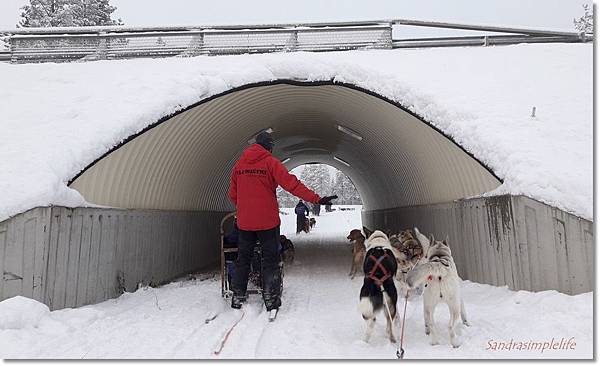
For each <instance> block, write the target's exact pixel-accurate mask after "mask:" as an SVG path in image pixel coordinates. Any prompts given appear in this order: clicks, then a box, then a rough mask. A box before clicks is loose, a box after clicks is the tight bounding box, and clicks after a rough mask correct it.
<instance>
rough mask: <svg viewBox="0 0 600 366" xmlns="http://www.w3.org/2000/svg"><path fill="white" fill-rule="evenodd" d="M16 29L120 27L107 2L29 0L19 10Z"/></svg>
mask: <svg viewBox="0 0 600 366" xmlns="http://www.w3.org/2000/svg"><path fill="white" fill-rule="evenodd" d="M21 10H22V11H23V12H22V13H21V18H22V19H21V21H20V22H19V24H18V27H80V26H101V25H122V24H123V23H122V21H121V19H119V20H118V21H115V20H113V19H112V18H111V14H112V13H113V12H114V11H115V10H116V8H115V7H114V6H111V5H110V4H109V0H29V5H25V6H24V7H22V8H21Z"/></svg>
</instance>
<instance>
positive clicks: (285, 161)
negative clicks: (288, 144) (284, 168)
mask: <svg viewBox="0 0 600 366" xmlns="http://www.w3.org/2000/svg"><path fill="white" fill-rule="evenodd" d="M290 160H292V158H285V159H283V160H282V161H281V164H285V163H287V162H288V161H290Z"/></svg>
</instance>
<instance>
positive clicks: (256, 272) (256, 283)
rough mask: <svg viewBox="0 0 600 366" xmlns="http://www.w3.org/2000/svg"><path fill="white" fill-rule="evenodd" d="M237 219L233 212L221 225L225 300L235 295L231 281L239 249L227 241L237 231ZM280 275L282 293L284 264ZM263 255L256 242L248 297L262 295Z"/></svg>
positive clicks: (222, 287)
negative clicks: (229, 235)
mask: <svg viewBox="0 0 600 366" xmlns="http://www.w3.org/2000/svg"><path fill="white" fill-rule="evenodd" d="M235 219H236V212H235V211H234V212H231V213H229V214H227V215H225V217H223V219H221V225H220V234H221V239H220V241H221V242H220V247H221V296H223V297H224V298H230V297H231V296H232V295H233V291H232V290H231V280H232V276H233V272H234V271H235V260H236V258H237V253H238V248H237V243H235V244H233V243H231V242H230V240H227V236H228V234H231V232H233V231H234V230H235ZM279 273H280V274H281V278H280V280H279V283H280V285H281V289H280V291H281V292H283V262H282V261H281V260H280V262H279ZM262 292H263V286H262V253H261V249H260V244H259V243H258V242H256V245H255V246H254V254H253V257H252V262H251V264H250V275H249V276H248V287H247V290H246V294H247V295H251V294H258V295H262Z"/></svg>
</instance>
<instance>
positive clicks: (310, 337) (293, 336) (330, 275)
mask: <svg viewBox="0 0 600 366" xmlns="http://www.w3.org/2000/svg"><path fill="white" fill-rule="evenodd" d="M286 211H287V212H291V209H287V210H286ZM282 218H283V222H282V232H283V233H285V234H288V235H289V236H290V237H291V239H292V240H293V241H294V244H295V246H296V261H295V263H294V264H292V265H290V266H288V267H286V269H285V279H284V283H285V289H284V293H283V306H282V308H281V310H280V312H279V316H278V318H277V320H276V321H275V322H274V323H269V322H268V321H267V313H266V311H265V310H264V306H263V304H262V301H261V300H260V298H258V297H257V296H252V297H250V298H249V302H248V303H247V304H246V305H245V306H244V308H243V309H244V316H243V319H242V320H241V321H240V322H239V324H238V325H237V326H236V327H235V328H234V330H233V331H232V332H231V334H230V336H229V339H228V340H227V342H226V343H225V346H224V348H223V351H222V352H221V354H220V355H219V356H215V355H214V354H213V352H214V351H215V350H216V349H217V348H218V346H219V344H220V342H221V339H222V338H223V336H224V334H225V333H226V332H227V330H228V329H229V328H230V327H231V326H232V325H233V324H234V323H235V322H237V321H238V320H239V319H240V317H241V316H242V312H241V311H237V310H231V309H229V308H228V306H227V304H226V303H225V302H224V301H223V300H222V299H221V297H220V284H219V282H218V280H217V278H216V276H214V274H213V275H212V276H211V275H208V274H207V275H205V276H201V277H202V278H203V279H199V280H184V281H180V282H173V283H171V284H169V285H166V286H163V287H160V288H143V289H140V290H138V291H136V292H135V293H126V294H124V295H122V296H121V297H119V298H118V299H114V300H108V301H105V302H103V303H100V304H97V305H92V306H85V307H82V308H78V309H64V310H59V311H54V312H49V311H48V309H47V307H45V305H43V304H40V303H37V302H35V301H33V300H28V299H25V298H12V299H8V300H5V301H3V302H0V357H2V358H286V359H287V358H352V359H356V358H392V359H394V358H395V357H396V356H395V346H394V345H392V344H390V342H389V341H388V340H387V338H386V337H385V326H384V321H383V315H382V316H380V317H379V318H378V324H377V326H376V329H375V333H374V336H373V338H372V339H371V342H370V343H365V342H363V341H362V337H363V335H364V329H365V324H364V321H363V320H362V318H361V316H360V314H359V313H358V311H357V303H358V293H359V289H360V286H361V285H362V279H361V278H358V277H357V278H355V279H354V280H350V278H349V277H348V271H349V269H350V260H351V258H350V246H349V245H348V243H347V241H346V240H345V236H346V235H347V232H348V231H349V230H350V229H351V228H358V227H360V226H361V225H360V207H358V209H357V210H355V211H344V212H340V211H337V212H334V213H324V214H322V215H321V216H320V217H318V218H317V221H318V222H317V227H316V228H315V230H314V231H312V232H311V233H309V234H301V235H299V236H296V235H295V234H293V233H294V232H295V227H294V225H295V222H294V220H295V217H294V216H293V215H292V214H290V215H284V216H282ZM462 290H463V294H464V300H465V303H466V308H467V312H468V316H469V320H470V322H471V326H470V327H468V328H467V327H462V326H461V327H462V337H463V341H464V343H463V345H462V346H461V347H460V348H458V349H453V348H452V347H451V346H450V345H449V343H448V332H447V328H446V324H447V322H448V312H447V309H446V307H445V306H442V305H440V306H438V308H437V311H436V315H435V316H436V326H437V329H438V332H439V334H440V338H441V344H439V345H437V346H430V345H429V344H428V340H427V338H426V336H425V334H424V327H423V311H422V301H421V298H416V299H413V300H412V301H410V302H409V303H408V308H407V316H406V318H407V323H406V333H405V346H404V348H405V350H406V354H405V358H463V359H464V358H591V357H592V356H593V353H592V352H593V351H592V347H593V302H592V301H593V298H592V293H586V294H581V295H577V296H568V295H564V294H561V293H558V292H556V291H543V292H539V293H531V292H527V291H517V292H515V291H510V290H508V289H507V288H505V287H494V286H489V285H482V284H477V283H473V282H469V281H464V282H463V285H462ZM401 307H402V303H400V305H399V308H401ZM221 310H222V311H223V312H222V313H220V315H219V316H218V317H217V318H216V319H215V320H214V321H213V322H211V323H209V324H205V322H204V320H205V318H206V317H207V316H209V315H210V314H213V313H214V312H215V311H221ZM553 339H554V341H555V342H560V341H561V340H563V344H565V343H566V342H567V341H569V340H570V342H571V343H569V344H571V345H572V344H573V342H575V346H574V349H567V350H552V349H545V350H544V351H542V350H535V351H522V350H521V351H519V350H516V349H514V347H516V344H517V343H518V342H529V343H530V342H552V340H553ZM511 340H512V342H513V345H514V346H513V349H512V350H510V351H507V350H504V351H498V350H495V349H497V348H498V345H499V343H500V342H504V344H507V343H508V342H510V341H511Z"/></svg>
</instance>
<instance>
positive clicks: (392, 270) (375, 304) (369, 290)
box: [358, 228, 398, 343]
mask: <svg viewBox="0 0 600 366" xmlns="http://www.w3.org/2000/svg"><path fill="white" fill-rule="evenodd" d="M363 230H364V231H365V236H366V237H367V238H368V239H367V241H366V243H365V244H366V247H367V253H366V255H365V261H364V263H363V270H364V272H365V279H364V283H363V286H362V288H361V289H360V302H359V304H358V310H359V311H360V313H361V314H362V317H363V319H364V320H365V321H366V322H367V332H366V334H365V342H368V341H369V339H370V338H371V335H372V334H373V328H374V327H375V314H376V313H378V312H380V311H382V312H383V314H382V315H383V316H384V317H385V318H386V320H387V327H386V330H387V334H388V338H389V340H390V341H391V342H392V343H395V342H396V338H395V337H394V333H393V322H394V319H395V318H396V302H397V300H398V293H397V292H396V285H395V284H394V277H395V275H396V271H397V270H398V264H397V263H396V258H395V257H394V253H393V250H392V245H391V244H390V240H389V239H388V237H387V235H385V234H384V233H383V232H381V231H379V230H377V231H375V232H373V233H371V232H370V230H368V229H366V228H363ZM382 289H383V291H382ZM384 302H385V304H387V306H386V305H385V304H384ZM388 310H389V313H388Z"/></svg>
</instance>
